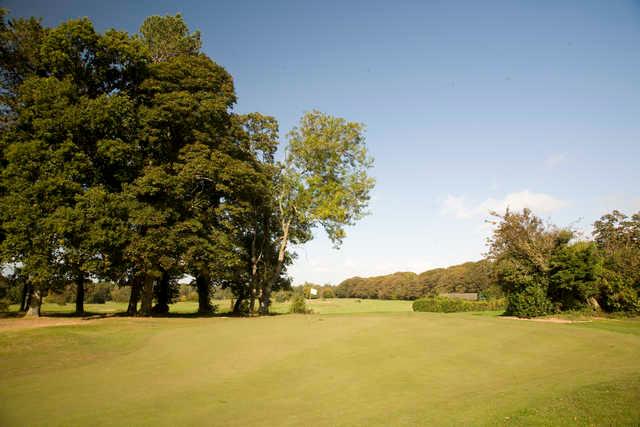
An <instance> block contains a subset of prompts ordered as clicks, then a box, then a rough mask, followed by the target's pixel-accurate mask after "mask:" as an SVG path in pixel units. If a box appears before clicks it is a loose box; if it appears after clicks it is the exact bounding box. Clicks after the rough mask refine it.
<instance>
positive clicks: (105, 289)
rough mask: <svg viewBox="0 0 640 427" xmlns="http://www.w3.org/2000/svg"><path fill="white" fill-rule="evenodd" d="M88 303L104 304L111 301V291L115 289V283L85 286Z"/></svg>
mask: <svg viewBox="0 0 640 427" xmlns="http://www.w3.org/2000/svg"><path fill="white" fill-rule="evenodd" d="M85 287H86V295H85V298H86V301H87V302H88V303H90V304H104V303H106V302H107V301H110V300H111V290H112V289H113V288H114V287H115V285H114V284H113V283H105V282H101V283H91V284H88V285H85Z"/></svg>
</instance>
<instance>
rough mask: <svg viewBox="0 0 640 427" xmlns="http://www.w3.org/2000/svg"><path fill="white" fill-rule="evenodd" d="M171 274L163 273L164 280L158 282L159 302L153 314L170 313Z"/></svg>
mask: <svg viewBox="0 0 640 427" xmlns="http://www.w3.org/2000/svg"><path fill="white" fill-rule="evenodd" d="M169 279H170V277H169V273H167V272H166V271H163V272H162V278H161V279H160V282H158V284H157V286H158V302H157V304H156V305H155V307H153V312H154V313H158V314H167V313H169V285H170V284H169Z"/></svg>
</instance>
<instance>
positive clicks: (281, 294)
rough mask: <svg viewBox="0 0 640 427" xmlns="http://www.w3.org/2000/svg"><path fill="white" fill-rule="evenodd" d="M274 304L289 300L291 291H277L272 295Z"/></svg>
mask: <svg viewBox="0 0 640 427" xmlns="http://www.w3.org/2000/svg"><path fill="white" fill-rule="evenodd" d="M273 299H274V300H275V301H276V302H285V301H289V300H290V299H291V291H278V292H276V293H275V294H274V295H273Z"/></svg>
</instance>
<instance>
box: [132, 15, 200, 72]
mask: <svg viewBox="0 0 640 427" xmlns="http://www.w3.org/2000/svg"><path fill="white" fill-rule="evenodd" d="M140 34H141V35H142V38H143V40H144V42H145V45H146V47H147V50H148V53H149V56H150V57H151V60H152V61H153V62H155V63H158V62H164V61H168V60H169V59H171V58H173V57H175V56H180V55H196V54H198V52H199V51H200V47H201V46H202V42H201V41H200V32H199V31H196V32H194V33H192V34H189V28H188V27H187V25H186V24H185V22H184V20H183V19H182V16H181V15H180V14H179V13H178V14H176V15H175V16H171V15H166V16H150V17H148V18H147V19H145V20H144V23H143V24H142V26H141V27H140Z"/></svg>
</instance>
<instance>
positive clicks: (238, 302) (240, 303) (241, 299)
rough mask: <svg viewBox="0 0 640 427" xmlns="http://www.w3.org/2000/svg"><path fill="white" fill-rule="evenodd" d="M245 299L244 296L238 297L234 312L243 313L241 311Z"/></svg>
mask: <svg viewBox="0 0 640 427" xmlns="http://www.w3.org/2000/svg"><path fill="white" fill-rule="evenodd" d="M243 301H244V298H237V299H236V302H235V304H233V314H238V315H239V314H242V313H241V308H242V302H243Z"/></svg>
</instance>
